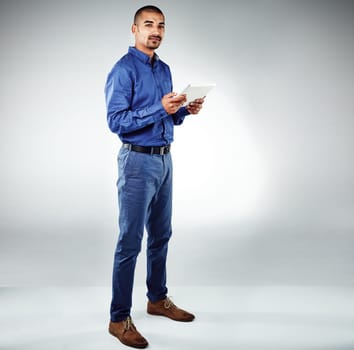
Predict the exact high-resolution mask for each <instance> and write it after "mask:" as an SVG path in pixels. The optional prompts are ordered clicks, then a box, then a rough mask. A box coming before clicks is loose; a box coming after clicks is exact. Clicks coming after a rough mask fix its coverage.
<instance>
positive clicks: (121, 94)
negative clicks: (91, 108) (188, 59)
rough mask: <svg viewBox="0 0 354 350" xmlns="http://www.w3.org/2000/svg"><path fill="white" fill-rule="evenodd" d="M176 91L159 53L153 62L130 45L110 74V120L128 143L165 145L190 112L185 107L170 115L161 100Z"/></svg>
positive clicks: (121, 137)
mask: <svg viewBox="0 0 354 350" xmlns="http://www.w3.org/2000/svg"><path fill="white" fill-rule="evenodd" d="M169 92H172V79H171V72H170V68H169V66H168V65H167V64H166V63H164V62H162V61H161V60H160V59H159V57H158V56H157V55H156V54H155V56H154V60H153V64H151V60H150V57H149V56H148V55H146V54H145V53H143V52H141V51H139V50H137V49H136V48H134V47H130V48H129V51H128V53H127V54H126V55H124V56H123V57H122V58H121V59H120V60H119V61H118V62H117V63H116V64H115V66H114V67H113V69H112V71H111V72H110V73H109V75H108V78H107V82H106V87H105V94H106V104H107V120H108V125H109V128H110V129H111V131H112V132H114V133H116V134H118V136H119V138H120V139H121V140H122V142H124V143H131V144H134V145H140V146H165V145H168V144H170V143H171V142H172V141H173V126H174V125H180V124H182V122H183V120H184V117H185V116H186V115H187V114H189V113H188V111H187V109H186V108H185V107H182V108H180V109H179V110H178V111H177V113H175V114H172V115H169V114H167V112H166V111H165V109H164V108H163V106H162V103H161V99H162V97H163V96H164V95H166V94H167V93H169Z"/></svg>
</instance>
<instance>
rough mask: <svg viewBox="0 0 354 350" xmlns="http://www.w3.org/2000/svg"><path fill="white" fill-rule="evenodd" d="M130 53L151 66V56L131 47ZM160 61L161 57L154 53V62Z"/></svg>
mask: <svg viewBox="0 0 354 350" xmlns="http://www.w3.org/2000/svg"><path fill="white" fill-rule="evenodd" d="M129 53H130V54H132V55H134V56H135V57H137V58H138V59H139V60H140V61H142V62H144V63H145V64H151V59H150V56H149V55H147V54H146V53H144V52H142V51H140V50H138V49H136V48H135V47H134V46H130V47H129ZM159 59H160V58H159V56H158V55H157V54H156V53H154V61H158V60H159Z"/></svg>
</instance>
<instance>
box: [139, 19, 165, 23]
mask: <svg viewBox="0 0 354 350" xmlns="http://www.w3.org/2000/svg"><path fill="white" fill-rule="evenodd" d="M144 23H154V21H150V20H148V19H146V20H145V21H144ZM159 24H165V22H160V23H159Z"/></svg>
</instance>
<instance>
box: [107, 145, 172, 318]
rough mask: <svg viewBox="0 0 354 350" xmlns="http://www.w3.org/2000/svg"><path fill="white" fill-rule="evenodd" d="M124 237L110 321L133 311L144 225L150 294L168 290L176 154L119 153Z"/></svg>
mask: <svg viewBox="0 0 354 350" xmlns="http://www.w3.org/2000/svg"><path fill="white" fill-rule="evenodd" d="M118 173H119V174H118V182H117V187H118V203H119V229H120V233H119V239H118V243H117V247H116V251H115V255H114V265H113V284H112V303H111V321H113V322H119V321H122V320H124V319H125V318H126V317H127V316H129V315H130V309H131V306H132V291H133V281H134V271H135V265H136V259H137V256H138V254H139V252H140V250H141V241H142V238H143V233H144V227H146V231H147V233H148V238H147V278H146V284H147V290H148V292H147V297H148V299H149V300H150V301H152V302H155V301H158V300H161V299H164V298H165V297H166V295H167V287H166V258H167V247H168V241H169V239H170V237H171V234H172V228H171V216H172V159H171V155H170V154H167V155H157V154H145V153H138V152H134V151H130V150H129V149H127V148H121V149H120V151H119V155H118Z"/></svg>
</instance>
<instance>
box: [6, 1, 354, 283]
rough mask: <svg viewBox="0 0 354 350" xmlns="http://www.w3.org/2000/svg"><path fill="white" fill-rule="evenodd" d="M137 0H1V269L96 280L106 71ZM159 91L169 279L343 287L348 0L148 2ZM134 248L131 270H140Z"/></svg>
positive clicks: (125, 37)
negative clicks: (175, 115) (181, 101)
mask: <svg viewBox="0 0 354 350" xmlns="http://www.w3.org/2000/svg"><path fill="white" fill-rule="evenodd" d="M145 4H146V3H145V2H143V1H131V0H129V1H128V0H126V1H104V2H102V1H89V2H87V1H78V0H76V1H44V0H30V1H20V0H15V1H2V2H1V3H0V47H1V53H0V58H1V59H0V72H1V80H0V91H1V94H0V122H1V128H0V136H1V137H0V143H1V150H0V152H1V173H0V179H1V182H0V191H1V196H0V276H1V279H0V284H1V285H2V286H13V285H25V286H32V285H35V286H37V285H44V286H45V285H102V286H109V285H110V279H111V269H112V261H113V253H114V248H115V244H116V240H117V236H118V228H117V215H118V208H117V196H116V180H117V163H116V157H117V154H118V150H119V147H120V142H119V140H118V138H117V136H116V135H114V134H112V133H111V132H110V131H109V129H108V126H107V123H106V114H105V102H104V92H103V89H104V85H105V80H106V77H107V74H108V72H109V71H110V69H111V68H112V66H113V65H114V63H115V62H116V61H117V60H118V59H119V58H120V57H121V56H122V55H123V54H124V53H125V52H126V51H127V49H128V46H129V45H133V42H134V41H133V36H132V35H131V32H130V28H131V24H132V18H133V15H134V13H135V11H136V10H137V9H138V8H139V7H141V6H143V5H145ZM154 4H155V5H157V6H159V7H160V8H161V9H162V10H163V12H164V13H165V16H166V36H165V39H164V41H163V43H162V45H161V47H160V48H159V50H158V54H159V56H160V58H161V59H162V60H164V61H165V62H166V63H168V64H169V65H170V67H171V70H172V74H173V82H174V90H175V91H176V92H178V91H181V90H182V89H183V88H184V87H185V86H186V85H187V84H189V83H194V84H197V83H215V84H216V88H215V89H214V90H213V91H212V92H210V94H209V95H208V97H207V99H206V101H205V104H204V108H203V110H202V112H201V113H200V114H199V115H197V116H189V117H187V118H186V120H185V122H184V124H183V125H182V126H180V127H176V129H175V142H174V143H173V145H172V154H173V160H174V212H173V223H174V230H173V238H172V240H171V244H170V253H169V260H168V264H169V275H168V278H169V283H170V284H172V285H243V284H248V285H249V284H262V285H266V284H268V285H273V284H276V285H289V284H302V285H304V284H305V285H306V284H309V285H310V284H311V285H352V284H353V282H354V280H353V276H354V261H353V260H354V258H353V257H354V248H353V247H354V237H353V233H354V215H353V212H354V164H353V155H352V153H353V149H354V138H353V131H354V118H353V117H354V102H353V101H354V99H353V96H354V76H353V74H354V66H353V62H354V57H353V55H354V41H353V38H354V3H353V2H352V1H349V0H348V1H343V0H339V1H338V0H336V1H334V0H333V1H326V0H322V1H314V0H310V1H301V0H300V1H295V0H294V1H280V0H269V1H259V0H253V1H246V0H244V1H231V0H229V1H227V0H221V1H204V0H193V1H186V0H181V1H178V2H176V1H169V2H166V1H155V2H154ZM144 259H145V252H144V251H143V252H142V254H141V255H140V257H139V263H138V269H137V273H136V281H137V284H140V285H143V284H144V281H145V266H144Z"/></svg>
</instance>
